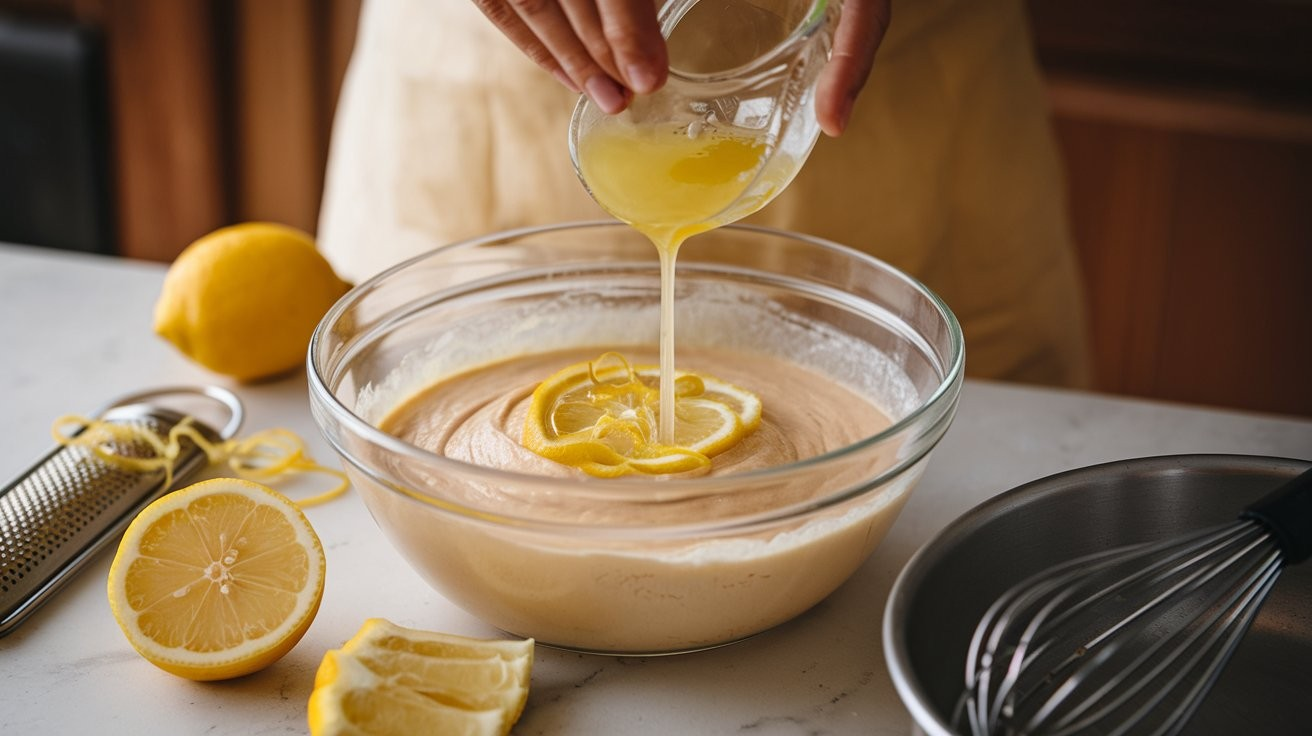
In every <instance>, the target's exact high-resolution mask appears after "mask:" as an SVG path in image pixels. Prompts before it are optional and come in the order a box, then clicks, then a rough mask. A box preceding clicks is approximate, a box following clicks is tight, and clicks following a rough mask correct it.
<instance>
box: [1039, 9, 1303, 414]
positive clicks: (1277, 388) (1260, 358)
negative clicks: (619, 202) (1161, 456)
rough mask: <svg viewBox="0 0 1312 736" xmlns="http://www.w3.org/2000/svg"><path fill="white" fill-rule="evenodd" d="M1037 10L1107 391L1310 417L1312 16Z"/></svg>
mask: <svg viewBox="0 0 1312 736" xmlns="http://www.w3.org/2000/svg"><path fill="white" fill-rule="evenodd" d="M1030 7H1031V17H1032V19H1033V24H1034V31H1035V39H1036V45H1037V48H1038V53H1039V57H1040V60H1041V62H1042V63H1043V66H1044V69H1045V72H1046V73H1047V76H1048V80H1049V96H1050V101H1051V106H1052V111H1053V119H1054V124H1055V127H1056V131H1057V134H1058V139H1059V142H1060V144H1061V150H1062V152H1063V154H1064V157H1065V163H1066V170H1067V178H1068V187H1069V195H1070V196H1069V202H1070V211H1071V225H1072V229H1073V232H1074V235H1075V239H1076V243H1077V245H1078V247H1079V249H1080V260H1081V264H1082V266H1083V272H1084V277H1085V282H1086V285H1087V292H1088V301H1089V307H1090V309H1089V318H1090V323H1091V324H1090V327H1091V338H1092V342H1093V352H1094V361H1095V387H1096V388H1098V389H1100V390H1104V391H1111V392H1116V393H1125V394H1131V395H1136V396H1145V397H1151V398H1159V399H1166V400H1177V401H1186V402H1198V403H1204V404H1212V405H1217V406H1224V407H1234V408H1240V409H1252V410H1259V411H1270V412H1278V413H1285V414H1299V415H1304V416H1306V415H1312V381H1309V380H1308V378H1307V370H1306V368H1305V366H1308V365H1312V291H1310V290H1309V285H1312V45H1309V44H1307V43H1305V42H1304V41H1305V40H1306V39H1307V38H1309V37H1312V6H1309V5H1307V4H1294V3H1277V2H1263V1H1262V0H1253V1H1252V2H1247V3H1233V2H1218V1H1216V0H1197V1H1196V2H1190V3H1172V2H1162V1H1161V0H1156V1H1148V0H1108V1H1107V2H1103V3H1087V2H1083V1H1082V0H1081V1H1076V0H1035V1H1034V2H1032V3H1031V4H1030Z"/></svg>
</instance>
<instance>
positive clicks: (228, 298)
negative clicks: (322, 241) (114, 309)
mask: <svg viewBox="0 0 1312 736" xmlns="http://www.w3.org/2000/svg"><path fill="white" fill-rule="evenodd" d="M348 289H350V284H347V283H346V282H345V281H342V280H341V279H339V278H337V275H336V274H335V273H334V272H333V269H332V266H331V265H329V263H328V261H327V260H326V259H325V258H324V257H323V256H322V255H321V254H320V253H319V251H318V250H316V249H315V245H314V240H313V239H312V238H311V237H310V236H309V235H307V234H306V233H303V232H301V231H300V230H296V229H294V228H290V227H286V226H284V225H277V224H274V223H267V222H247V223H242V224H239V225H233V226H231V227H225V228H222V229H219V230H215V231H214V232H212V233H209V234H208V235H205V236H203V237H201V238H200V239H199V240H197V241H196V242H194V243H192V244H191V245H189V246H187V248H186V249H185V250H183V251H182V253H181V254H180V255H179V256H178V257H177V259H175V260H174V261H173V265H171V266H170V267H169V270H168V273H166V274H165V276H164V287H163V289H162V290H161V292H160V295H159V300H158V301H157V302H156V303H155V332H157V333H158V334H159V335H160V336H161V337H163V338H164V339H165V340H168V341H169V342H170V343H172V344H173V345H174V346H175V347H176V348H178V350H180V351H181V352H182V353H183V354H184V355H186V356H187V357H189V358H191V359H192V360H194V361H195V362H197V363H199V364H201V365H203V366H205V367H206V368H208V369H210V370H212V371H214V372H215V373H221V374H223V375H226V376H231V377H233V378H236V379H238V380H241V381H253V380H257V379H261V378H268V377H271V376H275V375H278V374H282V373H286V372H288V371H290V370H293V369H295V368H297V367H300V366H301V365H303V364H304V363H305V351H306V348H307V347H308V346H309V344H310V336H311V335H312V334H313V333H314V328H315V326H316V325H317V324H318V323H319V320H320V318H322V317H323V315H324V314H325V313H326V312H327V311H328V309H329V307H331V306H332V305H333V303H334V302H336V301H337V299H338V298H339V297H341V296H342V295H343V294H345V293H346V292H347V290H348Z"/></svg>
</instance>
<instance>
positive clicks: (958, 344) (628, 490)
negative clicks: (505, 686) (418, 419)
mask: <svg viewBox="0 0 1312 736" xmlns="http://www.w3.org/2000/svg"><path fill="white" fill-rule="evenodd" d="M621 228H622V229H624V230H626V231H627V230H629V229H630V228H629V227H628V226H627V225H625V224H623V223H621V222H619V221H616V220H583V221H575V222H562V223H556V224H552V225H534V226H529V227H522V228H515V229H511V230H504V231H500V232H495V233H490V234H486V235H480V236H477V237H473V238H467V239H464V240H460V241H457V242H454V243H449V244H447V245H442V246H439V247H436V248H433V249H431V250H428V251H425V252H424V253H420V254H418V255H415V256H412V257H410V258H408V259H406V260H404V261H401V262H400V263H397V264H395V265H393V266H391V267H390V268H387V269H385V270H383V271H380V272H378V273H377V274H374V275H373V276H371V277H369V278H368V279H366V280H365V281H362V282H361V283H359V284H357V285H355V286H354V287H352V288H351V290H350V291H348V292H347V293H346V294H344V295H343V296H342V297H341V298H340V299H338V301H337V302H336V303H335V304H334V305H333V306H332V307H331V308H330V309H329V310H328V312H327V313H326V314H325V315H324V316H323V318H322V319H321V320H320V321H319V324H318V325H317V326H316V327H315V329H314V333H313V335H312V336H311V338H310V345H309V348H308V350H307V354H306V374H307V379H308V383H309V392H310V394H311V398H312V399H315V400H317V401H318V403H319V404H320V405H321V406H323V407H324V408H325V409H326V410H327V411H328V412H329V413H330V414H331V415H332V416H333V418H334V419H335V420H336V421H337V422H339V423H341V425H342V426H343V427H345V428H346V429H347V430H349V431H350V432H351V433H353V434H354V435H356V436H358V437H361V438H362V439H364V440H365V441H366V442H368V443H369V444H371V445H373V446H376V447H380V448H381V449H384V450H386V451H388V452H391V453H394V454H397V455H400V456H402V457H405V458H408V459H412V460H416V461H419V462H420V463H422V464H423V465H425V466H427V467H436V468H442V469H449V470H450V471H452V473H451V475H452V476H453V477H470V476H472V477H476V478H480V479H484V480H488V481H502V482H510V483H513V484H515V485H517V486H518V485H523V484H530V483H531V484H536V485H537V486H539V487H541V488H544V489H550V490H552V491H553V492H559V493H560V494H562V495H566V496H569V495H589V496H602V495H608V494H610V493H613V494H614V498H615V499H624V500H628V501H654V500H661V499H662V498H665V497H667V496H673V497H674V498H677V499H679V500H683V499H685V498H691V497H701V496H710V495H715V494H718V493H722V492H724V491H726V490H731V489H732V488H733V487H736V486H741V485H743V484H745V483H755V482H760V481H766V480H769V479H772V478H781V477H789V476H791V475H795V474H797V473H800V472H805V471H808V470H810V469H813V468H815V467H817V466H825V465H829V464H831V463H833V462H835V461H838V460H842V459H844V458H847V457H849V456H851V455H854V454H857V453H859V452H861V451H863V450H865V449H867V448H870V447H874V446H877V445H880V444H883V443H885V442H887V441H888V440H890V439H892V438H894V437H897V436H899V435H902V434H903V433H905V432H906V431H907V429H908V428H910V427H912V426H914V425H915V424H917V423H918V421H919V420H920V419H921V418H922V417H924V416H926V415H927V414H931V413H932V411H933V410H935V409H938V408H939V407H941V406H942V405H943V403H944V401H945V399H948V398H949V394H950V393H952V394H954V395H955V394H959V393H960V385H961V379H962V378H963V373H964V364H965V341H964V338H963V336H962V332H961V325H960V323H959V322H958V321H957V318H956V315H954V314H953V313H952V310H951V309H949V308H948V306H947V304H946V303H945V302H944V301H943V300H942V299H941V298H940V297H939V296H938V295H937V294H935V293H934V292H933V291H932V290H931V289H929V287H927V286H925V285H924V284H923V283H921V282H920V281H919V280H918V279H916V278H915V277H913V276H911V275H910V274H908V273H906V272H904V271H902V270H901V269H899V268H896V267H894V266H892V265H890V264H889V263H887V262H886V261H883V260H881V259H879V258H876V257H874V256H871V255H869V254H867V253H863V252H861V251H858V250H856V249H854V248H850V247H848V246H845V245H841V244H839V243H835V242H833V241H831V240H826V239H824V238H819V237H816V236H813V235H806V234H803V233H796V232H791V231H787V230H781V229H777V228H771V227H765V226H761V225H746V224H741V223H738V224H731V225H725V226H723V229H728V230H736V231H745V232H756V233H761V234H765V235H769V236H774V237H782V238H786V239H791V240H800V241H803V242H806V243H807V244H809V245H813V246H817V247H820V248H822V249H824V250H830V251H836V252H839V253H841V254H843V255H845V256H848V257H854V258H856V259H858V260H862V261H866V262H867V263H869V264H871V265H873V266H875V267H876V268H878V269H879V270H880V271H882V272H884V273H886V274H888V275H890V276H893V277H895V278H896V279H898V280H899V281H901V282H903V283H904V284H905V285H906V286H908V287H910V288H911V289H912V290H913V291H915V292H917V293H919V294H920V295H922V296H924V297H926V298H927V300H928V301H929V303H930V304H931V305H932V307H933V308H934V311H935V313H936V314H937V315H938V316H939V318H940V319H941V320H942V321H943V324H944V325H945V326H946V327H947V330H948V340H949V351H950V354H949V356H948V358H949V360H948V362H947V366H946V370H945V371H944V372H943V374H942V376H941V377H940V378H939V381H938V385H937V386H935V388H934V390H933V392H932V393H931V394H930V395H929V396H928V398H926V399H924V400H922V401H920V403H919V404H918V405H917V406H916V407H915V408H914V409H912V410H911V411H910V412H908V413H907V414H906V416H904V417H901V418H900V419H897V420H895V421H893V422H892V424H890V425H889V426H888V427H886V428H885V429H883V430H882V431H880V432H877V433H875V434H873V435H870V436H868V437H864V438H862V439H860V440H858V441H856V442H853V443H850V444H847V445H844V446H842V447H838V448H835V449H833V450H830V451H828V452H825V453H822V454H820V455H813V456H811V457H807V458H803V459H802V460H797V461H794V462H791V463H785V464H782V465H772V466H769V467H765V468H757V469H755V470H748V471H743V472H740V473H730V474H728V475H723V476H716V477H707V476H698V477H692V478H678V477H674V478H659V479H655V478H646V477H642V478H636V479H635V478H623V477H621V478H593V477H587V478H579V477H576V476H569V477H556V476H545V475H534V474H531V473H520V472H516V471H511V470H503V469H500V468H490V467H486V466H483V465H476V464H474V463H468V462H465V461H463V460H456V459H453V458H449V457H446V456H443V455H439V454H437V453H435V452H432V451H429V450H425V449H423V448H421V447H417V446H415V445H412V444H410V443H409V442H406V441H405V440H402V439H401V438H399V437H396V436H394V435H391V434H388V433H387V432H384V431H383V430H381V429H379V428H378V427H376V426H374V425H373V424H371V423H370V422H368V421H367V420H365V419H364V418H363V417H361V416H359V415H358V414H356V413H355V412H354V411H352V410H351V409H348V408H347V407H346V406H345V405H344V404H343V403H342V402H341V401H340V400H339V399H338V398H337V396H336V394H334V393H333V391H332V390H330V389H329V387H328V384H327V381H326V379H325V377H324V376H323V375H321V374H320V367H319V365H318V362H319V361H318V360H317V357H318V355H319V353H320V352H321V347H322V344H323V342H324V338H325V335H326V333H327V332H328V328H329V326H330V325H333V324H335V323H336V322H337V321H338V320H339V319H340V318H341V315H342V313H343V312H345V311H346V310H347V309H348V308H349V307H350V306H351V305H353V304H354V303H355V302H356V301H357V300H358V299H359V298H360V297H361V295H363V294H365V293H367V292H369V291H371V290H372V289H373V288H374V287H377V286H378V285H380V284H382V283H383V282H385V281H387V280H388V279H389V278H390V277H392V276H393V275H395V274H397V273H399V272H401V271H404V270H406V269H408V268H411V267H413V266H415V265H416V264H418V263H420V262H423V261H426V260H429V259H432V258H435V257H439V256H440V255H441V254H443V253H447V252H449V251H455V250H465V249H473V248H477V247H480V246H483V245H488V244H492V243H500V242H507V241H512V240H518V239H522V238H524V237H526V236H530V235H540V234H543V233H553V232H560V231H566V230H593V229H621ZM949 411H950V408H949ZM315 421H316V423H317V424H320V425H322V424H323V423H324V422H323V420H321V419H320V418H319V415H318V413H315ZM325 429H326V428H324V427H321V430H325ZM323 433H324V434H325V435H327V438H328V440H329V442H330V444H332V445H333V447H334V449H335V450H336V451H337V453H338V454H340V455H341V456H342V457H343V458H344V459H346V460H348V461H349V462H351V463H352V464H353V465H356V466H357V467H359V468H360V469H361V470H362V471H366V472H368V473H369V474H370V475H373V474H374V471H373V470H372V469H370V468H366V467H364V466H362V465H361V464H360V463H359V462H358V459H357V458H356V457H355V454H354V453H351V452H348V451H347V449H346V448H345V447H342V446H341V444H340V443H339V442H338V441H337V440H336V439H335V438H334V437H333V436H332V434H331V433H329V432H327V431H324V432H323ZM924 454H925V453H924V452H916V453H911V454H910V455H908V456H905V457H899V458H898V459H897V462H895V463H894V464H893V465H892V466H891V467H889V468H887V469H886V470H885V471H884V472H883V473H881V474H880V475H879V476H878V478H880V479H884V478H891V477H894V476H896V475H897V474H898V473H900V472H901V471H902V470H903V469H905V468H906V467H908V466H910V465H911V464H912V463H914V462H916V461H918V460H919V459H920V458H921V457H923V456H924ZM653 482H654V483H653ZM639 484H641V485H642V486H646V487H649V488H650V487H655V488H661V489H694V488H695V489H697V491H698V492H697V493H695V494H691V495H680V494H665V493H662V494H655V495H651V496H649V495H646V494H644V495H643V496H641V497H639V496H635V494H634V492H633V491H634V489H635V487H638V486H639ZM387 485H388V487H389V488H390V487H391V486H390V484H387ZM424 495H428V494H424ZM840 495H842V494H840ZM830 500H832V499H830ZM815 501H816V502H817V503H819V502H822V501H825V499H823V498H820V499H815Z"/></svg>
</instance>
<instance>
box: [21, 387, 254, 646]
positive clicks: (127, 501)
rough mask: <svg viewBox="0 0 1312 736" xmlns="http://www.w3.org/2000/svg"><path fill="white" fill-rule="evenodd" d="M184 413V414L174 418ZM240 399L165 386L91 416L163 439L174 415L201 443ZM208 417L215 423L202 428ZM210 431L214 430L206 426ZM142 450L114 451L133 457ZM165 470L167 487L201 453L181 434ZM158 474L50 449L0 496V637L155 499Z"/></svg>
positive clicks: (229, 428)
mask: <svg viewBox="0 0 1312 736" xmlns="http://www.w3.org/2000/svg"><path fill="white" fill-rule="evenodd" d="M184 411H185V413H184ZM242 414H243V412H242V406H241V401H240V400H238V398H237V397H236V396H235V395H234V394H233V393H232V392H230V391H227V390H225V389H221V388H218V387H215V386H207V387H199V388H190V387H184V388H167V389H160V390H157V391H149V392H144V393H139V394H133V395H131V396H125V397H123V398H121V399H119V400H118V401H116V402H114V403H113V404H111V405H110V406H109V407H107V408H106V409H104V410H102V411H101V412H100V413H99V414H98V415H97V418H99V419H102V420H105V421H109V422H121V423H125V424H129V425H136V426H139V427H142V428H144V429H149V430H150V431H152V432H155V433H156V434H159V435H167V434H168V432H169V430H171V429H172V428H173V427H174V426H175V425H177V424H178V422H181V421H182V420H183V418H184V416H187V415H190V416H191V417H192V418H193V420H194V425H195V426H196V427H197V429H198V430H200V432H201V433H202V434H203V436H205V437H206V438H207V439H210V440H212V441H222V440H227V439H231V438H232V437H233V435H235V434H236V432H237V429H238V427H240V426H241V421H242ZM211 419H217V421H213V422H212V423H211ZM215 426H218V427H220V428H219V429H214V427H215ZM143 449H144V445H137V446H126V447H123V446H120V447H118V448H116V451H117V452H119V453H121V454H123V455H127V456H142V455H144V454H145V453H144V452H143ZM180 449H181V452H180V453H179V454H178V458H177V461H176V463H175V465H174V467H173V487H177V486H178V485H179V484H180V483H181V482H183V481H185V480H186V478H187V477H188V476H190V475H191V474H193V473H195V472H196V471H198V470H200V469H201V468H203V467H205V465H206V463H207V461H206V458H205V453H204V452H202V451H201V450H200V448H198V447H196V446H195V444H194V443H192V442H191V441H189V440H186V439H185V438H184V439H183V440H182V441H181V448H180ZM164 484H165V473H164V471H163V470H162V469H161V470H158V471H151V472H139V471H133V470H128V469H125V468H120V467H117V466H114V465H111V464H109V463H106V462H104V461H103V460H100V459H99V458H97V457H96V456H95V455H94V454H93V453H92V452H91V451H90V450H89V449H87V448H85V447H77V446H70V447H62V446H60V447H56V448H55V449H53V450H51V451H50V452H49V453H48V454H47V455H46V456H45V457H43V458H42V459H40V460H39V461H37V463H36V464H35V465H33V466H32V467H31V468H30V469H29V470H28V471H27V472H25V473H23V474H21V475H19V476H18V478H17V479H15V480H14V481H13V482H11V483H9V484H8V485H6V486H5V487H4V489H3V490H0V636H4V635H6V634H8V633H9V632H11V631H13V630H14V628H15V627H17V626H18V624H20V623H21V622H22V621H23V619H25V618H26V617H27V616H28V615H30V614H31V613H32V612H33V611H35V610H36V609H37V608H38V607H39V606H40V605H41V604H42V603H44V602H45V601H46V600H47V599H49V597H50V596H51V595H52V594H54V593H55V592H56V591H57V590H58V589H59V588H60V587H61V586H62V585H63V584H64V583H66V582H68V581H69V580H70V579H71V578H72V576H73V575H74V574H75V573H76V572H77V571H78V570H79V569H81V567H82V566H83V565H85V564H86V563H87V562H88V561H90V560H91V559H93V558H94V556H95V553H96V552H98V551H99V550H100V549H101V548H103V547H104V546H105V545H107V544H109V543H111V542H113V541H115V540H117V539H118V537H119V535H120V534H122V533H123V530H124V529H125V528H127V525H128V523H129V522H131V521H132V519H133V517H135V516H136V515H137V513H138V512H139V511H140V510H141V509H142V508H144V507H145V506H146V505H148V504H149V503H150V502H151V501H154V500H155V499H156V498H159V497H160V496H162V495H164V494H165V493H166V492H167V491H169V490H170V488H166V487H165V485H164Z"/></svg>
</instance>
